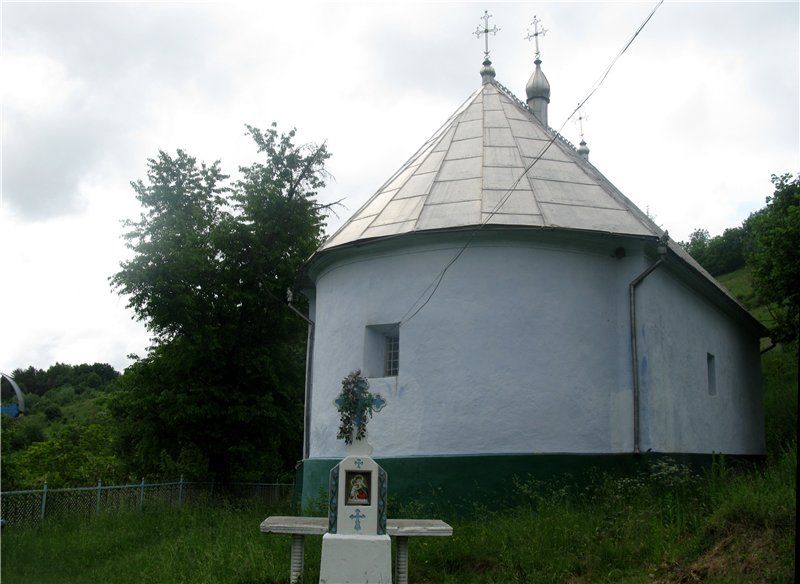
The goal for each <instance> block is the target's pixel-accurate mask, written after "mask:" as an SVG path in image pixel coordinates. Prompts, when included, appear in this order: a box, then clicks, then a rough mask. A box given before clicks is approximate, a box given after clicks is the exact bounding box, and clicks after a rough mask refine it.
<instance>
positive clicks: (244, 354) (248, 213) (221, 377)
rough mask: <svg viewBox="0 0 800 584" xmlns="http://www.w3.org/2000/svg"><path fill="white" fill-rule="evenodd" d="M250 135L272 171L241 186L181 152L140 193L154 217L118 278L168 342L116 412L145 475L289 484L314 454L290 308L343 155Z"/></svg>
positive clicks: (146, 216)
mask: <svg viewBox="0 0 800 584" xmlns="http://www.w3.org/2000/svg"><path fill="white" fill-rule="evenodd" d="M248 133H249V134H250V136H251V137H252V138H253V140H254V142H255V143H256V146H257V149H258V155H259V161H258V162H255V163H253V164H251V165H250V166H246V167H242V168H240V172H241V178H240V179H239V180H237V181H236V182H234V183H233V184H232V185H230V186H227V185H226V183H225V180H226V179H227V176H226V175H224V174H222V172H221V170H220V165H219V162H215V163H214V164H212V165H205V164H198V163H197V161H196V160H195V159H194V158H193V157H191V156H189V155H188V154H186V153H185V152H183V151H180V150H179V151H178V152H177V154H176V155H175V156H170V155H169V154H166V153H164V152H160V153H159V155H158V157H157V158H156V159H151V160H149V161H148V172H147V181H138V182H135V183H132V184H133V187H134V190H135V191H136V196H137V199H138V200H139V202H140V203H141V204H142V207H143V208H144V211H143V213H142V215H141V216H140V218H139V220H138V221H129V222H128V223H127V226H128V229H129V230H128V232H127V233H126V235H125V238H126V239H127V241H128V246H129V247H130V249H131V250H132V251H133V258H132V259H131V260H128V261H126V262H123V263H122V264H121V270H120V271H119V272H118V273H117V274H115V275H114V276H113V277H112V278H111V282H112V285H113V286H114V287H115V288H116V290H117V291H118V292H119V293H120V294H123V295H126V296H128V298H129V306H130V307H131V308H133V310H134V311H135V313H136V315H137V317H138V318H139V319H140V320H142V321H144V322H145V324H146V326H147V327H148V329H149V330H150V331H151V332H152V333H153V335H154V341H155V344H154V345H153V346H152V347H151V348H150V350H149V352H148V354H147V356H146V357H144V358H142V359H140V360H138V361H137V362H136V363H135V364H134V365H132V366H131V367H130V368H128V370H127V371H126V372H125V375H124V376H123V378H122V380H121V381H120V383H119V385H120V387H121V391H120V392H119V393H118V394H116V395H115V399H114V400H113V403H112V405H111V407H112V411H113V413H114V415H115V417H116V419H117V420H118V423H119V429H120V441H119V447H120V452H124V453H125V455H126V457H127V458H128V460H129V463H130V464H129V467H130V469H132V471H135V472H136V474H148V475H153V474H161V473H166V472H168V469H169V470H170V471H171V469H174V468H183V469H185V470H186V471H187V473H186V474H187V475H189V476H192V475H197V476H203V477H204V478H205V477H208V476H209V475H210V476H214V477H215V478H216V479H217V480H221V481H226V480H229V479H231V478H237V479H240V480H255V479H260V478H275V476H276V475H277V474H278V473H280V472H285V471H288V470H289V469H290V468H291V467H292V466H293V464H294V462H295V461H296V459H297V458H298V456H299V454H300V451H301V449H300V444H301V441H302V412H303V391H304V390H303V386H304V373H305V371H304V362H305V356H304V352H305V338H306V324H305V323H304V322H303V321H302V320H301V319H299V318H298V317H297V316H296V315H295V314H293V313H292V312H291V311H289V310H287V309H286V307H285V306H284V302H283V300H282V298H284V295H285V290H286V289H287V288H290V287H292V286H293V285H294V281H295V277H296V274H297V273H298V271H299V269H300V267H301V266H302V264H303V263H304V261H305V260H306V258H308V257H309V256H310V255H311V253H313V252H314V250H315V249H316V248H317V247H318V245H319V243H320V242H321V238H322V232H323V226H324V217H325V214H326V212H327V209H328V206H326V205H320V204H318V203H317V202H316V199H315V197H316V195H317V193H318V191H319V189H321V188H322V187H323V186H324V184H325V182H324V179H325V176H326V175H325V171H324V162H325V160H326V159H327V158H328V157H329V155H328V153H327V150H326V148H325V146H324V145H323V146H314V145H296V144H295V143H294V136H295V132H294V130H292V131H290V132H288V133H286V134H279V133H278V132H277V130H276V129H275V125H274V124H273V126H272V127H271V128H269V129H268V130H266V131H261V130H258V129H256V128H253V127H248Z"/></svg>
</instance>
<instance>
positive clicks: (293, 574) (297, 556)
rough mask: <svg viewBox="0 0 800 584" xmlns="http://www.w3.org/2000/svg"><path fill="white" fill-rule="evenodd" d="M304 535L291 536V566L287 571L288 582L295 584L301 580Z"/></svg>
mask: <svg viewBox="0 0 800 584" xmlns="http://www.w3.org/2000/svg"><path fill="white" fill-rule="evenodd" d="M304 538H305V536H304V535H300V534H297V533H295V534H292V565H291V568H290V570H289V582H291V584H297V583H298V582H300V581H301V580H302V578H303V545H304V541H303V540H304Z"/></svg>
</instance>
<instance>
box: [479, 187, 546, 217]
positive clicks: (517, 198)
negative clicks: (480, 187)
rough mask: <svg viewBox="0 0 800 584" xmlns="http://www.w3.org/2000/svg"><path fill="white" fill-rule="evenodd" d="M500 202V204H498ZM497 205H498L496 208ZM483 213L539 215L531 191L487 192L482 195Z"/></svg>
mask: <svg viewBox="0 0 800 584" xmlns="http://www.w3.org/2000/svg"><path fill="white" fill-rule="evenodd" d="M501 201H502V204H500V203H501ZM498 205H500V206H499V207H498ZM483 211H484V213H491V212H496V213H503V214H515V215H541V212H540V211H539V206H538V205H537V204H536V199H534V196H533V191H530V190H527V191H512V192H511V193H509V192H508V191H489V190H486V191H484V193H483Z"/></svg>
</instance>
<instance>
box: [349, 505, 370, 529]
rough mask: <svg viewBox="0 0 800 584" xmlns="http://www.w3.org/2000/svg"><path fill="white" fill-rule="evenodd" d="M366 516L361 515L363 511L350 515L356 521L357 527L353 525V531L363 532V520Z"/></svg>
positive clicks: (357, 510)
mask: <svg viewBox="0 0 800 584" xmlns="http://www.w3.org/2000/svg"><path fill="white" fill-rule="evenodd" d="M365 517H366V515H363V514H362V513H361V509H356V512H355V513H353V514H352V515H350V519H354V520H355V525H353V529H355V530H356V531H361V520H362V519H364V518H365Z"/></svg>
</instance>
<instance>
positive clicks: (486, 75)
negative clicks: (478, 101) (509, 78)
mask: <svg viewBox="0 0 800 584" xmlns="http://www.w3.org/2000/svg"><path fill="white" fill-rule="evenodd" d="M494 77H495V72H494V67H492V62H491V61H490V60H489V59H488V58H486V59H485V60H484V61H483V67H481V80H482V81H483V83H484V84H486V83H491V82H492V80H493V79H494Z"/></svg>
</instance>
